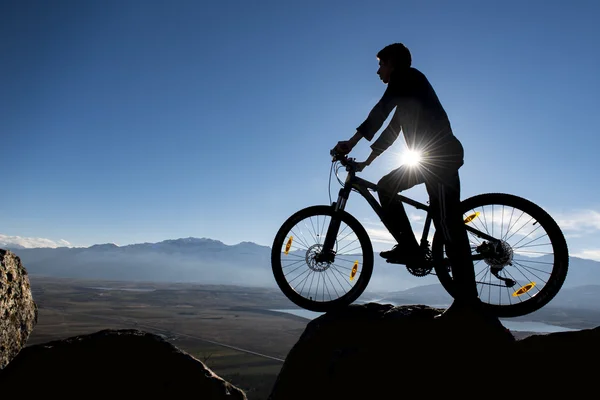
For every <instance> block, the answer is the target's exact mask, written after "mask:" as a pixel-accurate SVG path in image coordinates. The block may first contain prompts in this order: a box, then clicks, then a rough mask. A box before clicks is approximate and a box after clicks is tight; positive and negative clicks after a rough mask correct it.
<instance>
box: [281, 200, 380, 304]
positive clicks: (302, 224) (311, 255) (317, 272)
mask: <svg viewBox="0 0 600 400" xmlns="http://www.w3.org/2000/svg"><path fill="white" fill-rule="evenodd" d="M332 215H333V209H332V208H331V207H329V206H313V207H308V208H306V209H303V210H300V211H299V212H297V213H296V214H294V215H292V216H291V217H290V218H289V219H288V220H287V221H286V222H285V223H284V224H283V225H282V226H281V228H280V229H279V232H278V233H277V235H276V237H275V240H274V241H273V247H272V254H271V261H272V267H273V274H274V276H275V279H276V281H277V284H278V285H279V287H280V289H281V290H282V292H283V293H284V294H285V295H286V296H287V297H288V298H289V299H290V300H291V301H292V302H294V303H295V304H296V305H298V306H300V307H302V308H305V309H307V310H312V311H319V312H326V311H330V310H332V309H334V308H336V307H342V306H346V305H348V304H350V303H352V302H353V301H354V300H356V299H357V298H358V297H359V296H360V295H361V294H362V292H363V291H364V289H365V287H366V285H367V283H368V281H369V279H370V277H371V274H372V270H373V250H372V245H371V242H370V239H369V237H368V235H367V233H366V231H365V230H364V228H363V227H362V226H361V225H360V223H359V222H358V221H357V220H356V219H355V218H354V217H352V216H351V215H350V214H348V213H346V212H340V213H338V214H337V217H339V218H340V219H341V226H340V229H339V231H338V234H337V236H336V240H335V244H334V248H333V250H334V251H335V252H336V256H335V260H334V261H333V262H319V261H318V257H317V255H318V254H319V253H320V250H321V249H322V247H323V242H324V240H325V233H326V232H327V228H328V226H329V223H330V221H331V218H332Z"/></svg>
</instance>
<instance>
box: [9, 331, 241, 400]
mask: <svg viewBox="0 0 600 400" xmlns="http://www.w3.org/2000/svg"><path fill="white" fill-rule="evenodd" d="M0 387H1V388H2V395H3V398H4V397H6V398H9V397H8V396H5V395H7V394H8V393H9V392H10V390H14V394H26V395H27V396H28V397H27V398H34V397H36V396H40V398H51V397H59V398H99V396H100V395H104V396H110V397H107V398H122V397H125V396H127V395H129V396H133V397H132V398H136V399H137V398H152V399H176V398H178V397H179V396H185V398H199V399H227V400H236V399H242V400H245V399H246V395H245V394H244V392H243V391H242V390H240V389H238V388H237V387H235V386H233V385H231V384H230V383H228V382H226V381H225V380H223V379H221V378H220V377H219V376H217V375H216V374H214V373H213V372H212V371H211V370H210V369H209V368H207V367H206V366H205V365H204V364H203V363H202V362H201V361H199V360H197V359H195V358H194V357H192V356H190V355H189V354H187V353H185V352H183V351H181V350H179V349H178V348H176V347H175V346H173V345H172V344H170V343H168V342H166V341H165V340H163V339H162V338H161V337H159V336H157V335H154V334H150V333H146V332H141V331H138V330H133V329H132V330H103V331H100V332H97V333H93V334H90V335H82V336H75V337H72V338H68V339H65V340H59V341H53V342H49V343H45V344H39V345H34V346H28V347H25V348H24V349H23V350H21V352H20V353H19V355H18V356H17V357H16V358H15V359H14V360H13V361H12V362H11V363H10V364H9V365H8V366H7V367H6V368H5V369H4V370H3V371H2V372H0ZM42 396H43V397H42Z"/></svg>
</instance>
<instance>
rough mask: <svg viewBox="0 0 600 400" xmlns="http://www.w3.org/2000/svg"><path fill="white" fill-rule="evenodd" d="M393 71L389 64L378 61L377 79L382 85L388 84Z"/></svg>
mask: <svg viewBox="0 0 600 400" xmlns="http://www.w3.org/2000/svg"><path fill="white" fill-rule="evenodd" d="M393 69H394V68H393V66H392V65H391V63H390V62H385V61H382V60H379V69H378V70H377V75H379V79H381V80H382V81H383V83H389V81H390V76H391V75H392V71H393Z"/></svg>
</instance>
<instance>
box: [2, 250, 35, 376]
mask: <svg viewBox="0 0 600 400" xmlns="http://www.w3.org/2000/svg"><path fill="white" fill-rule="evenodd" d="M37 317H38V310H37V305H36V304H35V302H34V301H33V297H32V295H31V287H30V284H29V277H28V276H27V271H26V270H25V268H24V267H23V265H22V264H21V260H20V259H19V257H17V256H16V255H15V254H13V253H12V252H10V251H8V250H3V249H0V370H1V369H3V368H4V367H6V366H7V365H8V363H9V362H10V361H11V360H12V359H13V358H14V357H15V356H16V355H17V354H18V353H19V351H21V349H22V348H23V347H24V346H25V344H26V343H27V339H28V338H29V335H30V334H31V332H32V331H33V328H34V326H35V324H36V323H37Z"/></svg>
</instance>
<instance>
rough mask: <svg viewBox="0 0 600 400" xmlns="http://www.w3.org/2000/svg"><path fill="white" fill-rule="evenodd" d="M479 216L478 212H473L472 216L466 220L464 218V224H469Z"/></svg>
mask: <svg viewBox="0 0 600 400" xmlns="http://www.w3.org/2000/svg"><path fill="white" fill-rule="evenodd" d="M479 214H481V213H480V212H479V211H475V212H474V213H473V214H471V215H469V216H468V217H467V218H465V224H468V223H469V222H471V221H473V220H474V219H475V218H477V217H478V216H479Z"/></svg>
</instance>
